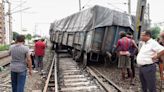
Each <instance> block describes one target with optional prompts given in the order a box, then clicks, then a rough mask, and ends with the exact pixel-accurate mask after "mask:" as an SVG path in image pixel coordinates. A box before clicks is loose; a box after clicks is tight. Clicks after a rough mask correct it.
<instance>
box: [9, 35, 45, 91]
mask: <svg viewBox="0 0 164 92" xmlns="http://www.w3.org/2000/svg"><path fill="white" fill-rule="evenodd" d="M24 43H25V36H24V35H18V36H17V37H16V41H15V43H14V44H12V45H11V46H10V49H9V54H10V55H11V58H12V59H11V62H10V69H11V84H12V92H24V85H25V80H26V75H27V71H28V72H29V75H30V76H31V75H32V63H33V66H35V68H38V67H40V68H41V70H42V69H43V56H44V51H45V48H46V45H45V43H44V42H43V40H41V39H39V40H38V41H36V42H35V46H34V53H35V58H31V54H30V49H29V47H28V46H25V45H24ZM32 59H33V61H32ZM34 59H35V60H36V63H35V64H34ZM27 68H29V69H28V70H27Z"/></svg>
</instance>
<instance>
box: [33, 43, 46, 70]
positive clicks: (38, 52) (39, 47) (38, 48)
mask: <svg viewBox="0 0 164 92" xmlns="http://www.w3.org/2000/svg"><path fill="white" fill-rule="evenodd" d="M45 47H46V46H45V43H44V42H42V41H41V40H39V41H37V42H36V43H35V56H36V66H37V67H39V68H40V69H41V70H42V69H43V57H44V53H45Z"/></svg>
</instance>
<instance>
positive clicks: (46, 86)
mask: <svg viewBox="0 0 164 92" xmlns="http://www.w3.org/2000/svg"><path fill="white" fill-rule="evenodd" d="M54 62H55V55H54V57H53V60H52V63H51V67H50V70H49V73H48V77H47V80H46V83H45V86H44V89H43V92H47V89H48V84H49V81H50V77H51V74H52V69H53V67H54Z"/></svg>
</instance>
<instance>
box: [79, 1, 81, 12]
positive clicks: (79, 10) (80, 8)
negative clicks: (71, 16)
mask: <svg viewBox="0 0 164 92" xmlns="http://www.w3.org/2000/svg"><path fill="white" fill-rule="evenodd" d="M79 11H81V0H79Z"/></svg>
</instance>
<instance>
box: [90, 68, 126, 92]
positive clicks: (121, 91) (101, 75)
mask: <svg viewBox="0 0 164 92" xmlns="http://www.w3.org/2000/svg"><path fill="white" fill-rule="evenodd" d="M87 69H88V70H89V71H90V73H91V74H92V75H93V76H94V77H95V78H96V79H97V80H98V82H99V83H100V84H101V85H102V86H103V87H104V88H105V89H106V90H107V91H108V92H110V88H108V85H106V84H105V82H106V83H109V84H110V85H112V86H113V87H114V88H115V89H116V90H118V92H125V91H124V90H123V89H122V88H120V87H119V86H117V85H116V84H115V83H114V82H112V81H111V80H110V79H108V78H107V77H106V76H105V75H103V74H102V73H100V72H99V71H98V70H97V69H95V68H94V67H92V66H89V67H87ZM95 72H96V73H95ZM99 77H101V78H103V79H105V81H101V80H100V78H99Z"/></svg>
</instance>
